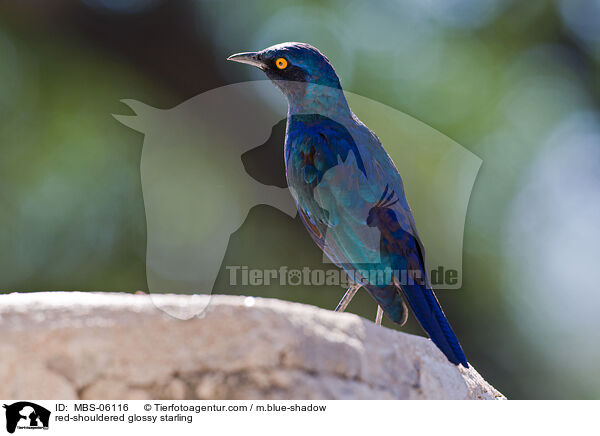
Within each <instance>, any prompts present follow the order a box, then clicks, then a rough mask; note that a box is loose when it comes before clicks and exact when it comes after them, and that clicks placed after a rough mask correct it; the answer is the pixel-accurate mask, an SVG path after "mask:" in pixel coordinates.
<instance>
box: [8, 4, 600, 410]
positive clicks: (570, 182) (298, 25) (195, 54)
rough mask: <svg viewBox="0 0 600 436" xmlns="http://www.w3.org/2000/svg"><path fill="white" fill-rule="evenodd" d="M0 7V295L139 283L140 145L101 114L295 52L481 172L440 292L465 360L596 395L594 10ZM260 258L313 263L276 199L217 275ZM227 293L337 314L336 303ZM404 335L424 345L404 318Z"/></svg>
mask: <svg viewBox="0 0 600 436" xmlns="http://www.w3.org/2000/svg"><path fill="white" fill-rule="evenodd" d="M0 12H1V13H0V17H1V18H0V59H1V60H2V61H1V62H0V144H1V145H0V147H1V150H2V158H1V159H0V184H1V186H2V190H1V191H0V199H1V200H0V202H1V203H0V204H1V208H0V225H1V226H2V229H3V231H2V232H0V246H1V247H2V252H1V255H0V256H1V258H0V276H1V277H2V284H1V285H0V286H1V287H2V288H3V289H4V290H5V291H6V292H10V291H15V290H47V289H61V290H64V289H85V290H127V291H134V290H138V289H145V288H146V274H145V249H146V247H145V237H146V233H145V232H146V229H145V226H146V223H145V216H144V204H143V198H142V192H141V183H140V173H139V165H140V153H141V147H142V141H143V139H142V136H141V135H140V134H138V133H136V132H134V131H132V130H129V129H127V128H126V127H124V126H122V125H120V124H119V123H118V122H116V121H115V120H114V119H113V118H112V117H111V116H110V114H111V113H123V111H124V109H123V106H122V105H121V104H120V103H119V100H120V99H122V98H135V99H137V100H140V101H144V102H146V103H148V104H151V105H153V106H156V107H171V106H174V105H176V104H178V103H180V102H181V101H183V100H186V99H188V98H190V97H193V96H194V95H196V94H198V93H200V92H203V91H206V90H209V89H212V88H214V87H217V86H220V85H224V84H227V83H231V82H235V81H240V80H248V79H258V78H260V79H262V78H263V77H262V76H261V75H260V72H257V71H252V70H251V69H243V68H232V66H231V65H230V64H227V63H226V62H225V58H226V56H227V55H229V54H231V53H234V52H238V51H246V50H257V49H261V48H264V47H266V46H269V45H271V44H275V43H278V42H282V41H294V40H296V41H305V42H308V43H311V44H313V45H315V46H316V47H318V48H320V49H321V50H322V51H323V52H325V53H326V54H327V56H328V57H329V58H330V60H331V61H332V63H333V64H334V65H335V67H336V69H337V71H338V73H339V75H340V76H341V79H342V85H343V86H344V87H345V89H347V90H349V91H352V92H355V93H357V94H360V95H363V96H366V97H368V98H370V99H373V100H376V101H379V102H381V103H384V104H386V105H388V106H391V107H394V108H396V109H398V110H401V111H403V112H405V113H407V114H409V115H411V116H413V117H416V118H418V119H420V120H422V121H423V122H425V123H426V124H428V125H430V126H432V127H433V128H435V129H437V130H438V131H440V132H442V133H444V134H446V135H448V136H449V137H451V138H452V139H454V140H455V141H456V142H458V143H459V144H461V145H462V146H464V147H466V148H467V149H469V150H470V151H472V152H473V153H475V154H476V155H477V156H479V157H480V158H481V159H482V160H483V165H482V168H481V170H480V173H479V175H478V179H477V181H476V183H475V187H474V190H473V193H472V196H471V201H470V205H469V210H468V213H467V220H466V226H465V237H464V259H463V270H464V277H463V289H462V290H461V291H449V292H440V293H439V299H440V300H441V303H442V306H443V307H444V309H445V311H446V313H447V314H448V316H449V318H450V320H451V321H452V323H453V325H454V327H455V330H456V331H457V334H458V336H459V337H460V339H461V342H462V343H463V346H464V349H465V351H466V353H467V356H468V357H469V360H470V361H471V362H472V363H473V364H474V366H475V367H476V368H477V369H478V370H479V371H480V372H481V373H482V374H483V375H484V377H486V378H487V379H488V380H489V381H491V382H492V383H493V384H495V385H496V386H497V387H498V388H499V389H500V390H501V391H503V392H504V393H505V394H506V395H507V396H508V397H510V398H598V397H600V377H599V376H600V373H599V370H598V368H597V364H596V362H597V361H598V358H600V355H599V354H600V346H599V345H600V333H599V332H600V325H599V323H600V321H599V320H598V317H597V313H598V312H597V309H598V308H599V306H600V299H599V296H598V294H597V292H594V290H595V289H597V282H596V281H595V279H596V278H597V277H598V273H596V272H595V271H596V270H597V265H598V259H599V258H600V253H599V251H598V247H600V233H599V230H598V222H600V212H599V205H600V183H599V182H600V180H599V179H598V174H600V171H598V169H600V140H599V138H600V122H599V113H598V98H599V91H600V87H599V85H600V81H599V80H598V79H599V77H600V75H599V65H600V26H598V23H600V3H599V2H598V1H597V0H556V1H532V2H517V1H513V0H452V1H443V0H428V1H424V2H423V1H417V0H405V1H391V0H389V1H382V2H377V3H376V4H373V3H367V2H360V1H350V2H345V1H341V0H340V1H326V2H317V1H312V2H304V3H298V2H285V1H284V2H279V1H274V0H261V1H252V2H229V1H222V2H217V1H194V0H189V1H169V2H167V1H160V0H127V1H122V0H121V1H119V0H85V1H81V2H80V1H76V0H59V1H56V2H52V5H48V4H47V3H46V2H43V3H42V2H41V1H31V2H12V3H11V4H6V3H5V4H3V5H2V6H0ZM540 211H542V212H543V213H542V212H540ZM265 222H269V223H274V224H273V225H272V226H271V227H270V228H265V226H264V223H265ZM417 224H418V223H417ZM282 241H295V243H294V244H293V245H292V246H285V247H282ZM248 247H251V248H252V250H253V254H254V260H253V262H254V263H253V264H251V265H250V266H251V267H257V268H265V269H268V268H271V267H273V265H279V264H280V263H281V258H282V256H285V258H286V260H289V262H288V264H289V266H290V268H293V267H298V268H302V267H304V266H308V267H318V266H320V265H321V255H320V252H319V251H318V250H317V248H316V247H315V246H314V244H313V243H312V241H311V240H310V239H309V238H308V236H307V235H306V233H305V231H304V229H303V228H302V226H301V224H300V223H299V221H298V220H292V219H291V218H289V217H285V216H283V215H282V214H281V213H280V212H278V211H276V210H274V209H272V208H269V207H266V206H259V207H256V208H254V209H252V210H251V212H250V214H249V217H248V219H247V221H246V222H245V223H244V225H243V226H242V228H240V229H239V230H238V231H237V232H236V233H235V234H234V235H233V236H232V238H231V240H230V245H229V249H228V252H227V255H226V258H225V260H224V265H226V264H233V265H235V264H240V262H239V261H238V260H239V259H240V258H242V255H243V253H244V252H246V250H247V249H248ZM246 264H247V262H246ZM227 274H228V273H227V271H225V270H224V269H222V270H221V272H220V275H219V278H218V279H217V285H218V286H219V287H221V286H222V285H223V284H226V281H227ZM231 292H232V293H248V294H253V295H262V296H269V297H277V298H283V299H289V300H293V301H301V302H306V303H310V304H316V305H319V306H322V307H327V308H332V307H334V305H335V303H336V302H337V300H338V299H339V297H340V296H341V294H342V293H343V290H342V289H327V288H320V289H308V288H302V287H292V286H290V287H283V288H281V287H273V286H271V287H254V288H248V289H241V288H238V287H233V288H232V289H231ZM349 309H350V310H351V311H354V312H356V313H359V314H361V315H362V316H365V317H368V318H373V317H374V314H375V310H376V307H375V305H374V303H373V302H372V301H371V300H370V299H369V298H368V296H367V295H366V293H364V292H360V293H359V295H358V296H357V298H356V301H354V302H353V303H352V304H351V306H350V308H349ZM386 325H388V324H387V321H386ZM390 327H392V326H391V325H390ZM406 330H407V331H410V332H413V333H418V334H422V333H421V331H420V329H419V328H418V327H417V326H416V324H415V323H414V320H411V322H410V323H409V325H408V326H407V328H406Z"/></svg>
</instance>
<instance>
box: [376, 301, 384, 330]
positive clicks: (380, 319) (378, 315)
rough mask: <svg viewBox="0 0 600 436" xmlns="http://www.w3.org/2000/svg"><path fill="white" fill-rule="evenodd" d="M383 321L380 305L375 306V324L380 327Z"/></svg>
mask: <svg viewBox="0 0 600 436" xmlns="http://www.w3.org/2000/svg"><path fill="white" fill-rule="evenodd" d="M382 320H383V309H382V308H381V306H380V305H377V316H376V317H375V324H377V325H381V321H382Z"/></svg>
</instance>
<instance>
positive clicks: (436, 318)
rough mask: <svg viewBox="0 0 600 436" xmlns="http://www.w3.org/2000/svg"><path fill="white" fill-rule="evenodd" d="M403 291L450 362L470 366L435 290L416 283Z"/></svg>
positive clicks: (414, 311)
mask: <svg viewBox="0 0 600 436" xmlns="http://www.w3.org/2000/svg"><path fill="white" fill-rule="evenodd" d="M402 293H403V294H404V296H405V298H406V301H407V302H408V304H409V305H410V307H411V309H412V311H413V313H414V314H415V317H416V318H417V320H418V321H419V324H421V327H423V329H424V330H425V331H426V332H427V334H428V335H429V337H430V338H431V340H432V341H433V343H434V344H435V345H437V346H438V348H439V349H440V350H442V352H443V353H444V354H445V355H446V357H447V358H448V360H449V361H450V362H452V363H454V364H455V365H458V364H462V365H463V366H464V367H465V368H468V367H469V364H468V363H467V358H466V356H465V353H464V352H463V350H462V347H461V346H460V343H459V342H458V338H457V337H456V335H455V334H454V331H453V330H452V327H451V326H450V323H449V322H448V319H447V318H446V315H444V312H443V311H442V308H441V306H440V304H439V303H438V300H437V298H436V296H435V294H434V293H433V291H432V290H431V289H429V288H427V287H425V286H422V285H418V284H414V285H403V286H402Z"/></svg>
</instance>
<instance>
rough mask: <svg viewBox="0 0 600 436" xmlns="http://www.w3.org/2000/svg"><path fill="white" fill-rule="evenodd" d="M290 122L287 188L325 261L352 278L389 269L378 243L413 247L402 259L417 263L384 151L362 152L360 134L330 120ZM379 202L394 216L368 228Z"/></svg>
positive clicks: (410, 224)
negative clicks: (358, 273)
mask: <svg viewBox="0 0 600 436" xmlns="http://www.w3.org/2000/svg"><path fill="white" fill-rule="evenodd" d="M295 117H296V118H295V119H294V120H292V122H291V123H290V125H291V128H290V131H288V138H291V139H289V140H290V141H291V142H292V143H291V144H288V145H287V146H286V167H287V173H288V174H287V175H288V184H289V186H290V189H291V190H292V194H293V195H294V197H295V199H296V202H297V204H298V209H299V211H300V216H301V217H302V220H303V222H304V224H305V225H306V227H307V229H308V231H309V232H310V234H311V236H312V237H313V239H314V240H315V242H316V243H317V244H318V245H319V246H320V247H321V248H322V249H323V250H324V251H325V253H326V254H327V255H328V256H329V257H330V259H331V260H332V261H334V262H335V263H336V264H338V265H340V266H343V267H344V268H345V269H346V270H351V271H352V273H353V274H354V273H355V272H356V271H358V270H361V269H367V270H369V271H371V270H374V271H382V270H384V269H385V268H391V267H392V264H391V262H390V259H389V258H388V256H387V253H384V252H382V249H381V248H382V247H381V244H382V239H384V240H386V241H388V242H392V246H391V247H390V248H393V249H395V250H399V249H400V248H404V249H406V248H410V247H413V246H414V247H415V249H414V252H413V253H411V252H406V253H403V255H405V256H409V257H416V258H419V257H421V255H422V252H420V250H419V249H417V248H416V247H418V246H419V247H420V241H419V240H418V236H417V233H416V230H415V228H414V220H413V218H412V213H411V211H410V207H409V206H408V203H407V202H406V198H405V197H404V191H403V187H402V180H401V179H400V176H399V174H398V172H397V170H396V168H395V167H394V164H393V163H392V161H391V159H389V157H388V156H387V153H385V150H383V147H381V145H380V144H379V143H373V144H372V147H371V149H369V148H368V147H365V145H364V142H365V141H364V135H365V133H364V132H354V133H351V132H350V130H349V129H348V128H346V127H345V126H343V125H341V124H340V123H337V122H335V121H333V120H331V119H329V118H326V117H322V116H295ZM362 127H363V128H364V126H362ZM365 129H366V128H365ZM367 132H368V133H369V134H370V131H368V130H367ZM368 139H371V140H373V139H374V140H376V138H375V137H374V136H373V137H368ZM357 142H358V143H359V144H360V147H359V146H357ZM381 152H383V155H382V154H381ZM384 194H385V195H384ZM382 196H384V197H385V198H384V200H385V199H387V197H390V201H388V202H387V203H386V204H385V206H386V207H387V209H388V210H390V211H393V212H394V215H395V219H394V220H392V221H393V222H390V223H388V224H389V225H388V226H387V228H382V227H381V226H378V225H373V223H371V224H372V225H369V224H368V223H367V220H368V218H369V214H370V213H371V211H372V209H373V208H374V207H375V206H376V205H377V204H378V203H380V202H381V200H382ZM391 198H394V199H395V200H397V201H391ZM384 233H385V235H384ZM384 236H386V237H384ZM407 240H408V241H409V243H408V244H404V245H402V244H400V243H401V242H403V241H407ZM394 241H395V242H396V243H395V244H393V242H394Z"/></svg>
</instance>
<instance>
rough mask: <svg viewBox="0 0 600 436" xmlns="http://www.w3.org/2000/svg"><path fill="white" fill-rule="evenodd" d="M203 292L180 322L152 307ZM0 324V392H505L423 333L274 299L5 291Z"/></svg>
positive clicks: (469, 395)
mask: <svg viewBox="0 0 600 436" xmlns="http://www.w3.org/2000/svg"><path fill="white" fill-rule="evenodd" d="M206 298H211V301H210V304H208V308H207V310H206V311H205V312H204V313H203V315H202V316H200V317H195V318H192V319H189V320H185V321H183V320H179V319H175V318H172V317H170V316H168V315H166V314H165V313H164V312H163V311H161V310H159V309H157V308H156V306H155V303H156V302H157V300H158V301H159V305H160V306H161V307H171V308H172V309H173V310H174V311H176V310H177V308H182V307H189V306H190V305H194V304H197V305H199V306H200V307H204V306H206V303H207V302H206V300H205V299H206ZM0 329H1V331H2V340H1V342H0V351H1V353H2V359H1V361H0V397H1V398H32V399H76V398H80V399H500V398H504V397H503V396H502V394H500V393H499V392H498V391H497V390H496V389H494V388H493V387H492V386H491V385H489V384H488V383H487V382H486V381H485V380H484V379H483V378H482V377H481V376H480V375H479V374H478V373H477V372H476V371H475V369H473V368H472V367H471V368H469V369H464V368H462V367H460V368H458V367H456V366H454V365H452V364H450V363H449V362H448V361H447V360H446V358H445V357H444V355H443V354H442V353H441V352H440V351H439V350H438V349H437V348H436V347H435V346H434V345H433V344H432V343H431V341H429V340H428V339H425V338H422V337H419V336H413V335H408V334H405V333H401V332H397V331H394V330H390V329H387V328H383V327H380V326H377V325H375V324H374V323H372V322H371V321H368V320H365V319H363V318H360V317H358V316H356V315H353V314H350V313H334V312H331V311H328V310H323V309H319V308H316V307H313V306H308V305H303V304H297V303H289V302H284V301H279V300H272V299H261V298H252V297H234V296H219V295H217V296H212V297H209V296H196V297H192V296H184V295H153V296H152V300H151V299H150V297H149V296H148V295H132V294H119V293H87V292H42V293H27V294H8V295H3V296H0Z"/></svg>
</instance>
